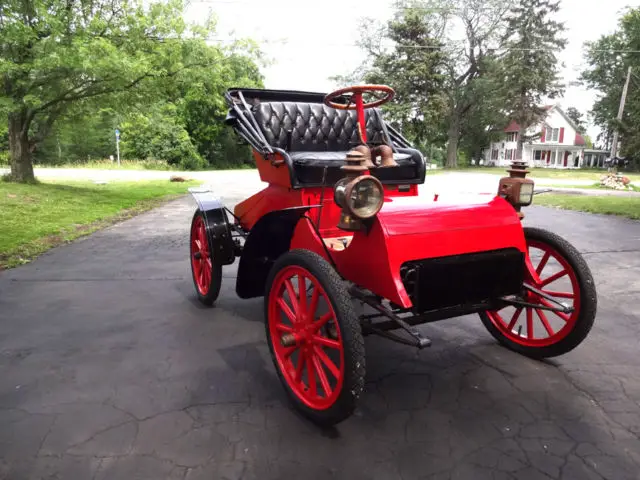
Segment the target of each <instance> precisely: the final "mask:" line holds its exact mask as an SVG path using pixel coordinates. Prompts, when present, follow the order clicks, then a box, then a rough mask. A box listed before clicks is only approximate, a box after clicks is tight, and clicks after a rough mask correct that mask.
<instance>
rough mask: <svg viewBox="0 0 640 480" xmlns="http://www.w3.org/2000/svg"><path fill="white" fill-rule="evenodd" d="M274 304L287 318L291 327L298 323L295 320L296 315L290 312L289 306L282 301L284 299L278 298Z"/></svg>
mask: <svg viewBox="0 0 640 480" xmlns="http://www.w3.org/2000/svg"><path fill="white" fill-rule="evenodd" d="M276 303H277V304H278V306H279V307H280V310H282V311H283V312H284V314H285V315H286V316H287V317H288V318H289V321H290V322H291V324H292V325H293V324H294V323H296V322H297V321H298V320H297V319H296V315H295V314H294V313H293V312H292V311H291V308H289V305H287V302H285V301H284V298H282V297H279V298H278V300H276Z"/></svg>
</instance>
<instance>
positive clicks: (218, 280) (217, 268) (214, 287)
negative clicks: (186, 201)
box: [189, 209, 222, 307]
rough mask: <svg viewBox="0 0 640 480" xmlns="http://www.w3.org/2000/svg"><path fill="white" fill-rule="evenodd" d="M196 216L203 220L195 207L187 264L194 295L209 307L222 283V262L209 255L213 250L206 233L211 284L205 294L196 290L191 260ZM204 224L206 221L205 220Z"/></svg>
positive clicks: (202, 214)
mask: <svg viewBox="0 0 640 480" xmlns="http://www.w3.org/2000/svg"><path fill="white" fill-rule="evenodd" d="M197 217H202V220H203V221H204V220H205V218H204V213H202V211H201V210H200V209H197V210H196V211H195V213H194V214H193V218H192V219H191V228H190V229H189V232H190V234H189V265H190V266H191V279H192V281H193V287H194V288H195V290H196V295H197V297H198V300H199V301H200V303H202V304H203V305H206V306H207V307H210V306H212V305H213V304H214V302H215V301H216V300H217V299H218V295H220V287H221V285H222V263H221V262H220V259H218V258H217V257H214V256H213V255H211V252H213V245H212V244H211V239H210V238H209V235H207V245H208V246H209V253H210V255H209V256H210V258H211V284H210V285H209V290H208V291H207V294H206V295H202V294H201V293H200V290H198V284H197V283H196V276H195V272H194V271H193V262H192V261H191V241H192V239H193V223H194V222H195V221H196V218H197ZM205 225H206V222H205Z"/></svg>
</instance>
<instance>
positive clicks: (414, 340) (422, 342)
mask: <svg viewBox="0 0 640 480" xmlns="http://www.w3.org/2000/svg"><path fill="white" fill-rule="evenodd" d="M349 293H350V294H351V295H352V296H354V297H355V298H357V299H358V300H360V301H361V302H363V303H366V304H367V305H369V306H370V307H371V308H373V309H375V310H377V311H378V312H380V313H381V314H382V315H384V316H385V317H387V318H389V319H391V320H393V321H394V322H396V323H397V324H398V326H399V327H400V328H402V329H403V330H404V331H405V332H407V333H408V334H409V335H411V339H410V340H409V339H403V338H401V337H399V336H397V335H394V334H393V333H389V332H385V331H382V330H379V329H376V328H375V327H374V326H371V327H370V328H371V331H372V332H374V333H375V334H377V335H380V336H383V337H387V338H389V339H390V340H395V341H397V342H400V343H404V344H407V345H411V346H414V347H417V348H425V347H429V346H431V340H429V339H428V338H426V337H423V336H422V335H421V334H420V332H419V331H418V330H417V329H415V328H413V327H412V326H411V325H409V324H408V323H407V322H405V321H404V320H403V319H402V318H400V317H399V316H397V315H396V314H395V313H393V312H392V311H391V310H389V309H387V308H385V307H384V306H382V305H381V304H380V303H379V302H378V301H377V299H375V297H371V296H369V295H367V294H366V293H365V292H363V291H362V290H361V289H360V288H358V287H356V286H353V287H351V289H350V290H349Z"/></svg>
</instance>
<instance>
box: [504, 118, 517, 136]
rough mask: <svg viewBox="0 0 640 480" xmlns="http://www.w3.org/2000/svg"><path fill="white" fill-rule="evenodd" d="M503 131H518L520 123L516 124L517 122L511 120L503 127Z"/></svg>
mask: <svg viewBox="0 0 640 480" xmlns="http://www.w3.org/2000/svg"><path fill="white" fill-rule="evenodd" d="M504 131H505V132H506V133H510V132H519V131H520V125H518V123H517V122H516V121H515V120H511V123H510V124H509V125H507V126H506V127H505V128H504Z"/></svg>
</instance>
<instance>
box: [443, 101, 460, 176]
mask: <svg viewBox="0 0 640 480" xmlns="http://www.w3.org/2000/svg"><path fill="white" fill-rule="evenodd" d="M447 136H448V138H449V140H448V144H447V163H446V166H447V168H455V167H457V166H458V141H459V140H460V118H459V117H458V113H457V112H456V111H455V110H454V111H453V112H452V113H451V120H450V123H449V131H448V133H447Z"/></svg>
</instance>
